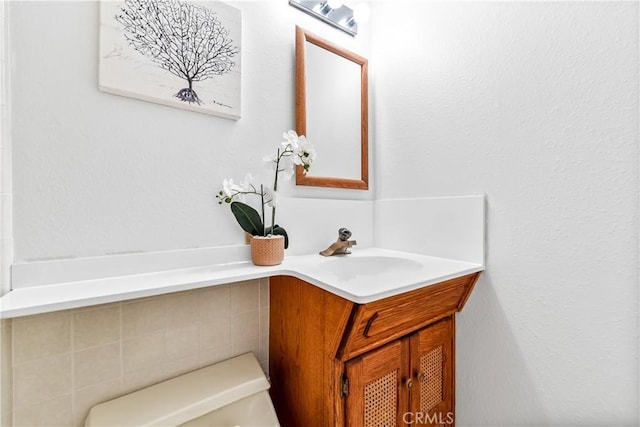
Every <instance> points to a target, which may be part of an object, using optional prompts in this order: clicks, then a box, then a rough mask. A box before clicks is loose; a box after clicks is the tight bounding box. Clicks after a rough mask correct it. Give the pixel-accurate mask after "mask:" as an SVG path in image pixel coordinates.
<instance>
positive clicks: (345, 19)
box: [289, 0, 358, 36]
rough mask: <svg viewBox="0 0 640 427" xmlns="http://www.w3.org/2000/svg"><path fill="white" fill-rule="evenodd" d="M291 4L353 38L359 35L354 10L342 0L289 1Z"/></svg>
mask: <svg viewBox="0 0 640 427" xmlns="http://www.w3.org/2000/svg"><path fill="white" fill-rule="evenodd" d="M289 4H290V5H291V6H293V7H295V8H297V9H300V10H301V11H303V12H305V13H307V14H309V15H311V16H313V17H315V18H318V19H320V20H321V21H324V22H326V23H327V24H329V25H332V26H334V27H336V28H338V29H340V30H342V31H344V32H345V33H348V34H351V35H352V36H355V35H356V34H358V23H357V22H356V20H355V19H354V16H353V9H351V8H350V7H348V6H345V5H344V4H343V2H342V1H340V0H289Z"/></svg>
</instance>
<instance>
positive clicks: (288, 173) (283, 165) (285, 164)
mask: <svg viewBox="0 0 640 427" xmlns="http://www.w3.org/2000/svg"><path fill="white" fill-rule="evenodd" d="M294 157H295V156H290V155H288V156H283V157H282V158H281V159H280V168H279V169H280V172H282V175H283V176H284V177H285V179H291V177H292V176H293V174H294V173H295V167H294Z"/></svg>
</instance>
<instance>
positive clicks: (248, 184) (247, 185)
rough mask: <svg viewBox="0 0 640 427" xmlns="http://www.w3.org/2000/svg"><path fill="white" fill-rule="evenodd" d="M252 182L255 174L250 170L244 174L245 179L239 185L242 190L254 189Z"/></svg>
mask: <svg viewBox="0 0 640 427" xmlns="http://www.w3.org/2000/svg"><path fill="white" fill-rule="evenodd" d="M252 183H253V175H251V172H249V173H247V174H246V175H245V176H244V179H243V180H242V181H240V184H239V187H240V188H241V189H242V191H251V190H252V189H253V188H252Z"/></svg>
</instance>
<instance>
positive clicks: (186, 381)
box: [84, 353, 280, 427]
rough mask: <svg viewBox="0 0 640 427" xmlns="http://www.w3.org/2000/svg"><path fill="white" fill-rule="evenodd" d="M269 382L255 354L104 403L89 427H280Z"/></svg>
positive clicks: (94, 410) (93, 410)
mask: <svg viewBox="0 0 640 427" xmlns="http://www.w3.org/2000/svg"><path fill="white" fill-rule="evenodd" d="M268 390H269V381H268V380H267V378H266V377H265V375H264V373H263V372H262V369H261V368H260V365H259V364H258V361H257V360H256V358H255V356H254V355H253V354H252V353H247V354H243V355H241V356H237V357H234V358H233V359H229V360H225V361H223V362H220V363H216V364H214V365H211V366H207V367H206V368H202V369H198V370H197V371H193V372H189V373H187V374H184V375H180V376H178V377H175V378H172V379H170V380H166V381H163V382H161V383H159V384H155V385H152V386H150V387H147V388H145V389H142V390H138V391H136V392H134V393H131V394H127V395H125V396H122V397H118V398H116V399H113V400H110V401H108V402H104V403H100V404H98V405H96V406H94V407H93V408H91V410H90V411H89V415H88V416H87V419H86V421H85V424H84V425H85V426H111V427H115V426H215V427H226V426H230V427H233V426H272V427H273V426H277V427H279V426H280V424H279V423H278V418H277V417H276V413H275V410H274V409H273V404H272V403H271V399H270V398H269V392H268Z"/></svg>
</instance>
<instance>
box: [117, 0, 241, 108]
mask: <svg viewBox="0 0 640 427" xmlns="http://www.w3.org/2000/svg"><path fill="white" fill-rule="evenodd" d="M115 19H116V21H118V22H119V23H120V24H122V26H123V27H124V35H125V37H126V39H127V41H128V43H129V45H130V46H131V47H132V48H133V49H135V50H136V51H138V52H140V53H141V54H143V55H144V56H146V57H147V58H149V59H150V60H151V61H153V62H154V63H155V64H157V65H158V66H159V67H160V68H162V69H164V70H167V71H168V72H170V73H171V74H173V75H174V76H176V77H179V78H181V79H184V80H186V81H187V82H188V83H189V87H188V88H183V89H180V91H179V92H178V93H177V94H175V96H176V97H177V98H178V99H180V100H181V101H184V102H189V103H197V104H202V101H201V100H200V98H198V94H197V93H196V91H195V90H194V89H193V83H194V82H201V81H203V80H207V79H210V78H212V77H214V76H220V75H223V74H226V73H228V72H230V71H231V70H232V69H233V67H234V66H235V62H234V61H233V58H234V57H235V56H236V55H237V54H238V48H237V47H236V46H234V44H233V40H232V39H231V37H230V36H229V30H228V29H227V28H225V27H224V26H223V25H222V23H221V22H220V20H219V19H218V17H217V16H216V13H215V12H213V11H211V10H210V9H208V8H206V7H203V6H199V5H194V4H191V3H188V2H186V1H183V0H124V6H123V7H122V8H121V9H120V13H118V14H117V15H116V16H115Z"/></svg>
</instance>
